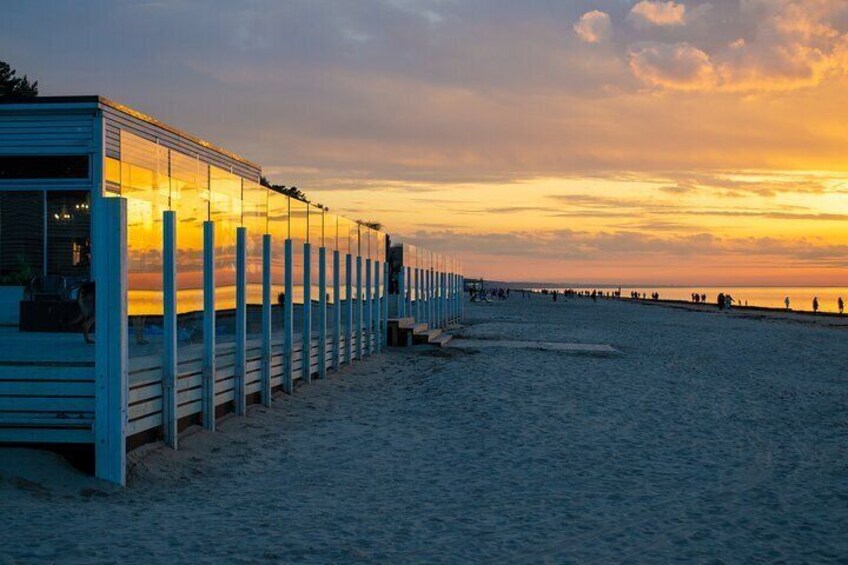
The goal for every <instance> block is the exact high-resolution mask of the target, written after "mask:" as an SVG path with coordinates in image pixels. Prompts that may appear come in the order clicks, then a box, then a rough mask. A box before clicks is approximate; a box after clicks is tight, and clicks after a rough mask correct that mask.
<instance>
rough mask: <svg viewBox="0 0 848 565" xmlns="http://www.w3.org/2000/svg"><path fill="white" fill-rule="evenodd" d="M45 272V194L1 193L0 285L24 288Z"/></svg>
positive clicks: (36, 191) (40, 192)
mask: <svg viewBox="0 0 848 565" xmlns="http://www.w3.org/2000/svg"><path fill="white" fill-rule="evenodd" d="M43 268H44V192H43V191H41V190H28V191H25V192H0V284H2V285H12V286H26V285H27V284H29V282H30V281H31V280H32V278H33V277H35V276H37V275H41V274H43Z"/></svg>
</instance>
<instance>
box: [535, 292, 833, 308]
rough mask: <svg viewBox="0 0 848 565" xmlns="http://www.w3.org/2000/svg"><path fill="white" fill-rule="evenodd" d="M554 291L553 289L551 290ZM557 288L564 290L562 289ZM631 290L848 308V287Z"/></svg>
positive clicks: (761, 303)
mask: <svg viewBox="0 0 848 565" xmlns="http://www.w3.org/2000/svg"><path fill="white" fill-rule="evenodd" d="M596 288H598V290H603V291H604V292H607V291H610V290H617V289H618V287H616V288H610V287H596ZM573 289H574V290H588V291H589V292H591V291H592V288H587V287H573ZM550 290H553V289H550ZM558 290H564V289H563V288H559V289H558ZM631 292H638V293H640V294H641V293H645V294H646V295H647V296H651V294H652V293H654V292H659V293H660V299H665V300H687V301H688V300H691V299H692V298H691V297H692V294H693V293H695V292H697V293H698V294H706V295H707V302H708V303H710V304H715V303H716V296H718V293H720V292H724V293H725V294H727V293H730V295H731V296H732V297H733V299H734V300H735V301H736V302H735V303H734V304H742V305H743V306H744V305H745V303H746V302H747V305H748V306H764V307H768V308H783V307H784V305H783V299H784V298H785V297H787V296H788V297H789V307H790V308H791V309H792V310H804V311H812V309H813V297H818V299H819V311H821V312H838V311H839V310H838V308H837V305H836V300H837V298H838V297H840V296H841V297H842V299H843V300H844V301H845V302H846V308H848V288H846V287H788V288H778V287H756V286H737V287H732V286H731V287H689V286H679V287H645V286H623V287H621V295H622V296H624V297H627V296H630V293H631Z"/></svg>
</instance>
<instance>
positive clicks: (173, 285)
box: [162, 210, 177, 449]
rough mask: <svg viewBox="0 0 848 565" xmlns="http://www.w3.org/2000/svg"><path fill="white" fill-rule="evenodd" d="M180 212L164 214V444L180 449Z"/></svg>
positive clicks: (169, 211) (167, 211) (166, 212)
mask: <svg viewBox="0 0 848 565" xmlns="http://www.w3.org/2000/svg"><path fill="white" fill-rule="evenodd" d="M176 217H177V213H176V212H174V211H172V210H166V211H165V212H163V213H162V307H163V316H162V339H163V343H162V424H163V426H162V427H163V431H164V436H165V445H167V446H168V447H172V448H174V449H176V448H177V261H176V245H177V230H176V226H177V222H176Z"/></svg>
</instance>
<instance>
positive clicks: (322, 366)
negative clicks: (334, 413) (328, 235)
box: [318, 247, 327, 379]
mask: <svg viewBox="0 0 848 565" xmlns="http://www.w3.org/2000/svg"><path fill="white" fill-rule="evenodd" d="M326 376H327V248H326V247H319V248H318V378H319V379H323V378H325V377H326Z"/></svg>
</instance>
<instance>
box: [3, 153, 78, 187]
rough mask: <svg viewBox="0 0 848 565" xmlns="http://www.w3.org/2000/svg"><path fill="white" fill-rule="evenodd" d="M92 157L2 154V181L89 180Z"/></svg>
mask: <svg viewBox="0 0 848 565" xmlns="http://www.w3.org/2000/svg"><path fill="white" fill-rule="evenodd" d="M90 178H91V158H90V156H89V155H87V154H82V155H80V154H77V155H0V181H11V180H47V179H67V180H88V179H90Z"/></svg>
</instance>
